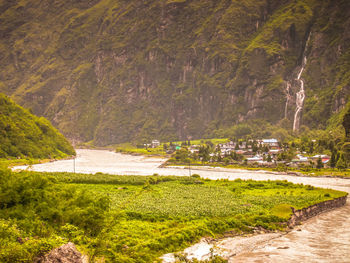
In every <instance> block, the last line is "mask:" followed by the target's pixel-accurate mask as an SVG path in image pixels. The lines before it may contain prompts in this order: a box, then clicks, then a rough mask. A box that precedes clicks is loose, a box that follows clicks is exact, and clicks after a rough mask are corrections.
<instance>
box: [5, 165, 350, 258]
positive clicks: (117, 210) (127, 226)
mask: <svg viewBox="0 0 350 263" xmlns="http://www.w3.org/2000/svg"><path fill="white" fill-rule="evenodd" d="M345 194H346V193H344V192H339V191H334V190H329V189H319V188H314V187H312V186H304V185H295V184H292V183H289V182H287V181H263V182H257V181H252V180H248V181H243V180H240V179H238V180H235V181H227V180H219V181H211V180H204V179H201V178H198V177H163V176H147V177H143V176H116V175H105V174H100V173H98V174H95V175H83V174H69V173H35V172H21V173H13V172H10V171H9V170H0V200H1V203H0V226H1V227H0V262H31V261H32V260H33V258H35V257H36V256H38V255H40V254H43V253H45V252H47V251H49V250H50V249H52V248H53V247H57V246H59V245H61V244H64V243H67V242H68V241H72V242H74V243H75V244H76V245H77V247H78V248H79V249H80V251H82V252H83V253H85V254H87V255H89V257H90V259H91V260H92V262H101V261H99V260H105V262H158V261H159V259H158V258H159V257H160V256H161V255H163V254H165V253H169V252H175V251H181V250H182V249H184V248H185V247H187V246H189V245H190V244H191V243H193V242H196V241H198V240H199V239H200V238H201V237H203V236H212V237H220V235H222V234H223V233H225V232H226V231H232V232H231V233H233V234H234V233H235V234H242V233H247V232H252V231H254V229H256V228H261V227H262V228H264V229H267V230H269V231H277V230H283V229H285V227H286V221H287V220H288V218H289V217H290V213H291V208H290V207H291V206H292V207H294V208H303V207H307V206H309V205H312V204H315V203H318V202H322V201H325V200H330V199H333V198H337V197H340V196H344V195H345ZM18 240H22V242H19V241H18Z"/></svg>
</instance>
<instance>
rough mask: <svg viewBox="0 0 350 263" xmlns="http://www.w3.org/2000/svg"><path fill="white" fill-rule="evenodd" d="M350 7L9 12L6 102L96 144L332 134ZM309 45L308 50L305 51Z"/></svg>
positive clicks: (76, 6)
mask: <svg viewBox="0 0 350 263" xmlns="http://www.w3.org/2000/svg"><path fill="white" fill-rule="evenodd" d="M349 10H350V3H349V2H348V1H346V0H336V1H330V0H329V1H321V2H320V1H314V0H303V1H301V0H300V1H291V0H284V1H277V0H276V1H274V0H259V1H252V0H245V1H238V0H234V1H231V0H230V1H227V0H219V1H209V0H205V1H203V0H187V1H186V0H176V1H173V0H167V1H166V0H163V1H155V0H154V1H152V0H150V1H138V0H132V1H124V0H118V1H109V0H94V1H88V2H86V1H60V0H56V1H48V0H44V1H40V3H33V2H31V1H11V2H8V1H0V14H1V15H0V21H1V23H0V36H1V38H0V39H1V40H0V58H1V59H0V65H1V67H0V91H3V92H5V93H7V94H9V95H11V96H12V97H13V98H14V99H15V100H16V101H17V102H19V103H20V104H21V105H24V106H26V107H30V108H31V109H32V110H33V111H34V112H35V113H36V114H40V115H44V116H46V117H48V118H49V119H50V120H51V121H52V123H53V124H54V125H55V126H56V127H58V128H59V130H61V131H62V132H63V133H64V134H65V135H66V136H68V137H69V138H70V139H72V140H76V141H90V140H93V141H94V143H96V144H98V145H105V144H110V143H118V142H124V141H130V140H141V139H151V138H155V137H157V138H160V139H163V140H173V139H175V138H180V139H187V138H191V137H192V138H194V137H201V136H203V135H205V134H210V132H211V131H212V130H215V129H220V128H223V127H230V126H232V125H234V124H237V123H239V122H243V121H246V120H248V119H264V120H266V121H268V122H271V123H277V122H279V121H280V120H282V119H284V118H286V119H288V120H289V126H290V127H289V128H290V129H292V126H293V125H292V124H293V121H294V116H295V110H296V93H297V92H298V91H299V90H300V85H299V83H298V81H297V80H296V79H297V75H298V73H299V72H300V68H301V66H302V60H303V56H304V55H305V56H306V57H307V61H308V62H307V64H306V65H305V70H304V71H303V74H302V76H301V78H302V79H303V80H304V82H305V99H304V100H303V105H302V107H303V109H302V111H301V113H300V125H305V124H307V125H308V126H310V127H311V128H315V127H316V128H318V127H321V128H323V127H325V126H326V124H327V120H328V119H329V118H330V117H331V116H332V115H333V114H335V113H337V112H339V111H341V109H342V108H343V107H344V106H345V104H346V103H347V101H348V95H349V87H350V85H349V83H350V77H349V72H350V71H349V69H350V59H349V58H350V49H349V43H350V42H349V41H348V40H349V38H350V32H349V28H350V27H349V23H350V19H349V17H350V15H349V14H350V13H349V12H350V11H349ZM308 36H310V39H309V47H308V48H306V42H307V39H308Z"/></svg>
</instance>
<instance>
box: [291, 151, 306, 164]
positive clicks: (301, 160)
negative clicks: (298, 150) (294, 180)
mask: <svg viewBox="0 0 350 263" xmlns="http://www.w3.org/2000/svg"><path fill="white" fill-rule="evenodd" d="M301 164H302V165H309V164H310V159H309V158H307V157H304V156H302V155H301V154H297V156H296V158H295V159H293V160H292V162H291V166H292V167H298V166H299V165H301Z"/></svg>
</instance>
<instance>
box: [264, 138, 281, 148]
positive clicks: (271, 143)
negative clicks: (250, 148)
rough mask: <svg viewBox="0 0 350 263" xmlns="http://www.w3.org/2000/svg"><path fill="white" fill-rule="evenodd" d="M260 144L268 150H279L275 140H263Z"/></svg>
mask: <svg viewBox="0 0 350 263" xmlns="http://www.w3.org/2000/svg"><path fill="white" fill-rule="evenodd" d="M261 144H262V145H263V146H267V147H269V148H270V149H279V148H280V146H279V143H278V140H277V139H263V140H261Z"/></svg>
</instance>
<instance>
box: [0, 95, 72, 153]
mask: <svg viewBox="0 0 350 263" xmlns="http://www.w3.org/2000/svg"><path fill="white" fill-rule="evenodd" d="M69 155H75V151H74V149H73V147H72V146H71V144H70V143H69V142H68V141H67V140H66V139H65V138H64V137H63V135H62V134H60V133H59V132H58V131H57V130H56V129H55V128H54V127H53V126H52V125H51V123H50V122H49V121H48V120H46V119H45V118H44V117H40V118H39V117H37V116H35V115H33V114H31V113H30V112H29V111H28V110H25V109H23V108H22V107H20V106H18V105H16V104H15V103H14V102H13V101H12V100H11V99H9V98H8V97H7V96H5V95H3V94H1V93H0V158H37V159H39V158H40V159H45V158H51V159H52V158H62V157H65V156H69Z"/></svg>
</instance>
